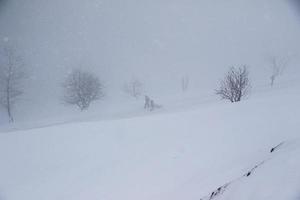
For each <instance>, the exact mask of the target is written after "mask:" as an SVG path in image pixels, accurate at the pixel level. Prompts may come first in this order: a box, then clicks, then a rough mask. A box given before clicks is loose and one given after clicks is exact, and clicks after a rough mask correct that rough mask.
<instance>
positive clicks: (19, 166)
mask: <svg viewBox="0 0 300 200" xmlns="http://www.w3.org/2000/svg"><path fill="white" fill-rule="evenodd" d="M299 102H300V91H299V87H290V88H289V89H282V90H276V91H272V92H268V93H267V92H262V93H261V94H256V95H253V96H252V97H251V98H250V99H248V100H245V101H243V102H240V103H236V104H231V103H227V102H220V103H213V102H212V103H209V104H203V105H201V104H200V105H194V106H193V109H182V110H179V109H177V111H176V112H175V111H174V112H161V113H157V114H154V115H144V116H139V117H131V118H123V119H114V120H104V121H91V122H81V123H71V124H62V125H57V126H50V127H45V128H36V129H31V130H19V131H15V132H2V133H1V134H0V160H1V164H0V198H1V200H19V199H24V200H29V199H30V200H53V199H57V200H70V199H72V200H83V199H89V200H93V199H95V200H96V199H106V200H117V199H131V200H132V199H143V200H150V199H151V200H153V199H156V200H168V199H170V200H171V199H172V200H182V199H186V200H193V199H200V198H204V199H209V198H210V196H211V194H212V192H213V191H216V190H218V188H219V187H220V186H224V184H227V183H231V184H230V185H228V186H227V185H226V186H227V187H225V188H221V189H222V191H221V193H222V194H218V195H216V196H215V197H214V198H215V199H220V200H223V199H224V200H225V199H230V200H244V199H249V200H250V199H255V200H266V199H272V200H277V199H278V200H282V199H286V200H296V199H299V195H300V189H299V188H300V181H299V180H300V173H299V172H298V170H299V166H300V159H299V156H298V155H299V153H300V142H299V140H298V137H299V124H300V107H299ZM281 142H284V143H283V144H282V145H280V146H279V147H278V148H276V149H275V151H274V152H273V153H270V150H271V148H272V147H274V146H276V145H278V144H280V143H281ZM262 161H265V162H264V163H262V164H261V165H260V163H261V162H262ZM256 165H259V166H258V167H257V168H255V169H254V170H253V171H251V170H252V169H253V168H254V167H255V166H256ZM249 171H251V172H252V173H251V175H250V176H248V177H247V176H246V177H243V175H245V174H246V173H248V172H249Z"/></svg>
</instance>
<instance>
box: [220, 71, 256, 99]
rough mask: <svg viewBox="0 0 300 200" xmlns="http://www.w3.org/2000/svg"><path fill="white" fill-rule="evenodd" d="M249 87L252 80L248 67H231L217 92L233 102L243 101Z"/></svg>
mask: <svg viewBox="0 0 300 200" xmlns="http://www.w3.org/2000/svg"><path fill="white" fill-rule="evenodd" d="M249 89H250V81H249V72H248V69H247V67H246V66H243V67H239V68H234V67H231V68H230V70H229V71H228V73H227V74H226V76H225V78H224V80H222V81H221V85H220V88H219V89H217V90H216V94H217V95H219V96H220V97H221V98H222V99H227V100H230V101H231V102H232V103H233V102H238V101H241V99H242V98H243V97H245V96H246V95H247V94H248V93H249Z"/></svg>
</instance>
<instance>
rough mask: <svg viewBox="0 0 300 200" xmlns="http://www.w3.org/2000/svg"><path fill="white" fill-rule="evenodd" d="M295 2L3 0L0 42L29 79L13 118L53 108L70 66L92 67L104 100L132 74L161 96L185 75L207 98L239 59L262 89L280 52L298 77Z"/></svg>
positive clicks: (298, 29)
mask: <svg viewBox="0 0 300 200" xmlns="http://www.w3.org/2000/svg"><path fill="white" fill-rule="evenodd" d="M294 7H295V6H293V4H292V1H282V0H275V1H272V3H270V1H269V0H263V1H261V0H253V1H246V0H243V1H238V0H230V1H226V2H225V1H214V2H211V1H208V0H202V1H198V0H188V1H180V0H175V1H174V0H172V1H171V0H165V1H159V0H155V1H138V0H126V1H123V0H114V1H110V0H103V1H99V0H89V1H78V0H63V1H61V0H52V1H46V0H30V1H19V0H10V1H5V0H4V1H2V9H1V15H0V16H1V18H0V27H1V30H0V38H2V39H1V44H2V45H7V44H8V45H10V46H13V47H14V48H15V49H17V53H18V54H19V55H20V56H21V57H22V59H23V60H24V63H25V64H26V67H27V68H28V70H29V73H28V74H29V76H30V79H29V80H28V83H27V84H28V87H27V86H26V90H25V91H26V92H25V95H24V97H23V98H25V99H26V100H25V101H23V102H22V104H24V105H22V106H21V105H19V106H20V107H21V108H20V109H22V110H23V109H25V108H26V109H28V108H32V109H33V110H32V112H31V113H30V114H29V113H28V112H27V111H25V110H26V109H25V110H24V112H22V114H20V120H21V119H22V120H23V119H25V118H27V119H28V115H35V114H37V113H35V112H33V111H34V109H37V112H41V111H42V110H49V109H48V108H49V107H50V108H57V106H61V105H58V104H60V102H59V96H61V91H60V84H61V82H62V81H63V80H64V77H65V76H66V74H67V73H68V72H69V71H70V70H71V69H73V68H84V69H88V70H91V71H93V72H94V73H97V74H99V77H100V78H101V79H102V80H103V81H104V82H105V85H106V88H107V89H106V90H107V99H109V97H111V96H114V97H111V98H114V99H118V98H119V97H118V93H120V90H121V88H122V85H123V84H124V82H126V81H128V80H130V79H132V78H133V77H134V78H138V79H140V81H141V82H143V84H144V85H145V86H144V87H145V88H146V90H147V92H148V93H149V94H151V95H158V96H159V95H164V94H166V93H171V94H172V93H178V92H179V91H178V90H180V80H181V78H182V77H183V76H188V77H189V79H190V89H191V90H193V91H195V92H197V93H199V94H200V93H201V94H203V96H207V95H210V94H212V93H214V89H215V87H216V85H217V84H218V81H219V79H220V78H221V77H222V75H223V74H224V73H225V72H226V70H227V69H228V67H230V66H239V65H248V66H249V67H250V69H251V70H250V71H251V79H253V80H255V81H253V83H252V85H253V87H256V86H261V85H264V84H268V81H269V80H268V79H269V77H268V76H269V73H270V72H269V69H268V65H269V60H270V58H271V57H274V56H276V57H278V56H279V57H284V58H288V59H289V66H288V69H287V70H286V72H285V73H286V74H287V73H290V74H292V75H293V76H294V77H296V78H298V79H299V67H298V66H299V63H300V61H299V52H300V47H299V41H300V39H299V35H300V22H299V18H297V12H296V9H294V10H293V8H294ZM37 93H38V94H39V95H36V94H37ZM115 95H117V96H116V97H115ZM104 101H105V100H104ZM99 104H101V102H100V103H99ZM102 104H109V100H108V102H102ZM45 105H46V106H45ZM33 107H35V108H33ZM59 110H60V109H59ZM60 111H61V110H60ZM45 112H46V111H45ZM53 114H54V115H57V113H56V114H55V112H54V113H53ZM45 115H47V114H45ZM48 115H51V114H50V113H48ZM1 121H3V120H1Z"/></svg>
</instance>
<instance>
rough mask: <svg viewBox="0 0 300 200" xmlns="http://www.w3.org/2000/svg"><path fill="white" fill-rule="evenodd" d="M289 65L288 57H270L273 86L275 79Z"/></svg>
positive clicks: (271, 82)
mask: <svg viewBox="0 0 300 200" xmlns="http://www.w3.org/2000/svg"><path fill="white" fill-rule="evenodd" d="M287 65H288V59H286V58H279V57H272V58H271V59H270V65H269V66H270V69H271V75H270V85H271V87H273V85H274V82H275V80H276V79H277V78H278V77H279V76H281V75H282V73H283V72H284V70H285V69H286V67H287Z"/></svg>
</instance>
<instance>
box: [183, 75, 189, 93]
mask: <svg viewBox="0 0 300 200" xmlns="http://www.w3.org/2000/svg"><path fill="white" fill-rule="evenodd" d="M189 84H190V79H189V77H188V76H183V77H182V78H181V89H182V91H183V92H186V91H187V90H188V88H189Z"/></svg>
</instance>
